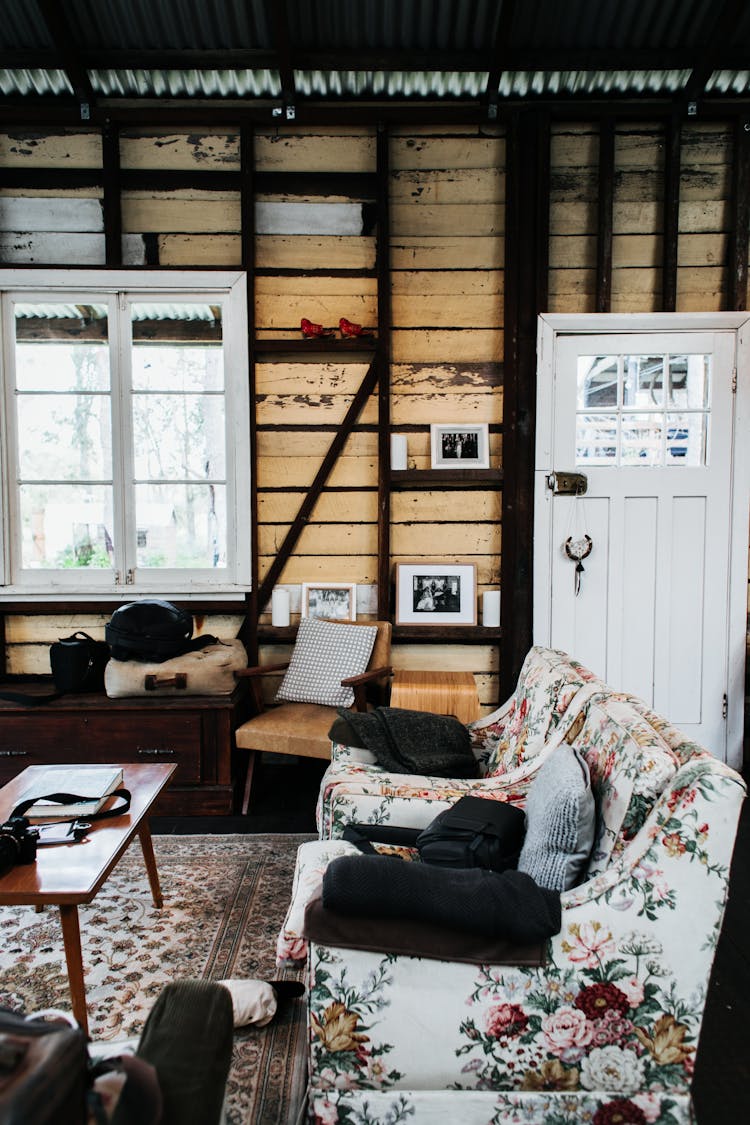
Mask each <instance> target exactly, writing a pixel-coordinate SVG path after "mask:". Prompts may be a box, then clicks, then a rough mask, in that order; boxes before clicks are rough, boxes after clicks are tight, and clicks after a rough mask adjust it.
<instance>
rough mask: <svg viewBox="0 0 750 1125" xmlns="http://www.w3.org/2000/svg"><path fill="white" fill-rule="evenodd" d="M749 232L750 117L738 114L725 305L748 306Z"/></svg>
mask: <svg viewBox="0 0 750 1125" xmlns="http://www.w3.org/2000/svg"><path fill="white" fill-rule="evenodd" d="M749 234H750V120H748V117H747V115H746V114H742V115H740V116H739V117H738V118H737V119H736V121H735V125H734V153H733V160H732V227H731V235H730V238H729V248H728V258H729V286H728V293H727V309H728V310H729V311H730V312H741V311H742V310H743V309H746V308H747V259H748V235H749Z"/></svg>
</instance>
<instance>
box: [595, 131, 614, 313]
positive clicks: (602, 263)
mask: <svg viewBox="0 0 750 1125" xmlns="http://www.w3.org/2000/svg"><path fill="white" fill-rule="evenodd" d="M614 185H615V127H614V122H613V120H612V118H609V117H608V118H603V119H602V122H601V124H600V126H599V185H598V199H599V213H598V219H597V239H596V311H597V312H598V313H606V312H610V311H611V308H612V217H613V213H614Z"/></svg>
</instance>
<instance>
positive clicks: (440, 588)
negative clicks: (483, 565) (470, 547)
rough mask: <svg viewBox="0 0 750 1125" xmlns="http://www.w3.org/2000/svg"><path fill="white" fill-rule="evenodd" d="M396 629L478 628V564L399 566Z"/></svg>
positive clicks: (409, 563) (421, 563)
mask: <svg viewBox="0 0 750 1125" xmlns="http://www.w3.org/2000/svg"><path fill="white" fill-rule="evenodd" d="M395 620H396V624H397V625H441V626H443V625H448V626H450V625H476V623H477V567H476V563H451V562H445V563H441V562H433V563H424V562H416V561H415V562H403V563H397V564H396V615H395Z"/></svg>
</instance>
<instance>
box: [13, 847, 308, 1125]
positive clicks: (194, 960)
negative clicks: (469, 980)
mask: <svg viewBox="0 0 750 1125" xmlns="http://www.w3.org/2000/svg"><path fill="white" fill-rule="evenodd" d="M308 839H311V837H310V836H302V835H299V836H298V835H272V836H254V835H253V836H155V837H154V852H155V854H156V861H157V865H158V868H159V878H160V882H161V887H162V892H163V895H164V907H163V909H162V910H157V909H156V908H155V907H154V905H153V903H152V901H151V895H150V892H149V886H148V879H147V877H146V870H145V867H144V863H143V855H142V853H141V849H140V844H139V843H138V841H135V842H134V843H133V845H132V846H131V847H130V849H129V850H128V852H127V853H126V854H125V855H124V856H123V858H122V859H121V860H120V863H119V864H118V865H117V867H116V868H115V870H114V871H113V873H112V875H111V876H110V878H109V879H108V880H107V882H106V883H105V884H104V887H103V888H102V890H101V891H100V893H99V894H98V896H97V897H96V898H95V899H94V901H93V902H92V903H90V904H89V905H88V906H83V907H81V908H80V909H79V916H80V921H81V939H82V945H83V966H84V973H85V978H86V998H87V1001H88V1011H89V1030H90V1033H91V1037H92V1039H95V1040H113V1039H121V1038H124V1037H127V1036H133V1035H137V1034H138V1033H139V1032H140V1030H141V1028H142V1027H143V1023H144V1021H145V1018H146V1016H147V1014H148V1012H149V1010H150V1008H151V1005H152V1004H153V1002H154V1000H155V998H156V997H157V996H158V995H159V992H160V991H161V989H162V987H163V986H164V985H165V984H166V983H168V982H169V981H172V980H179V979H183V978H205V979H209V980H221V979H222V978H231V977H238V978H250V977H251V978H255V979H259V980H270V979H273V978H274V977H279V975H283V976H285V977H286V978H287V979H294V978H295V974H294V973H289V972H285V973H284V974H279V972H278V971H277V970H276V968H275V943H276V935H277V933H278V930H279V927H280V925H281V922H282V921H283V918H284V914H285V912H286V908H287V905H288V903H289V898H290V893H291V885H292V876H293V874H294V862H295V858H296V853H297V848H298V847H299V845H300V844H301V843H302V842H303V841H304V840H308ZM0 933H1V934H2V941H1V942H0V1004H2V1005H5V1006H8V1007H12V1008H16V1009H22V1010H24V1011H26V1012H33V1011H39V1010H40V1009H42V1008H47V1007H55V1008H64V1009H65V1010H67V1011H69V1010H70V994H69V992H68V981H67V975H66V971H65V958H64V953H63V944H62V932H61V930H60V919H59V913H58V911H57V909H56V908H55V907H47V908H46V909H45V910H44V911H43V912H41V913H36V912H35V910H34V908H33V907H21V906H18V907H3V908H2V909H1V910H0ZM305 1055H306V1052H305V1007H304V1000H303V1001H300V1000H295V1001H288V1002H287V1003H286V1004H285V1005H283V1006H281V1007H280V1009H279V1012H278V1013H277V1015H276V1017H275V1018H274V1020H273V1021H272V1022H271V1023H270V1024H269V1025H268V1026H267V1027H265V1028H260V1029H254V1028H252V1027H250V1028H247V1029H240V1030H238V1031H236V1032H235V1040H234V1054H233V1061H232V1069H231V1072H230V1076H229V1090H228V1121H229V1125H290V1123H292V1122H294V1121H295V1119H296V1115H297V1112H298V1110H299V1108H300V1105H301V1101H302V1098H303V1096H304V1088H305V1082H306V1066H305Z"/></svg>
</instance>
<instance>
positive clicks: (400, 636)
mask: <svg viewBox="0 0 750 1125" xmlns="http://www.w3.org/2000/svg"><path fill="white" fill-rule="evenodd" d="M499 640H500V629H499V628H488V627H485V626H484V625H394V626H393V641H394V642H396V641H421V642H423V643H424V644H433V645H445V644H450V643H451V642H454V643H456V644H463V645H465V644H472V645H481V644H485V645H487V644H493V645H494V644H497V643H498V642H499Z"/></svg>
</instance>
